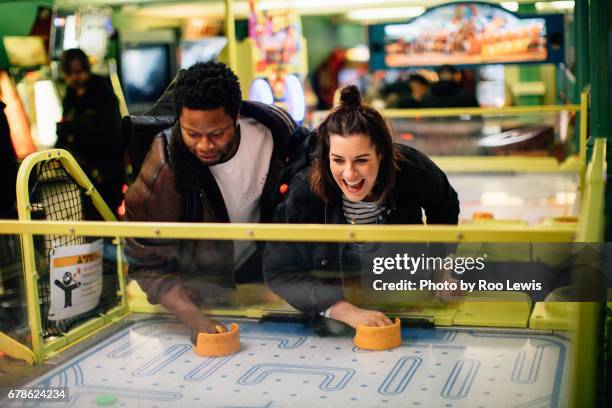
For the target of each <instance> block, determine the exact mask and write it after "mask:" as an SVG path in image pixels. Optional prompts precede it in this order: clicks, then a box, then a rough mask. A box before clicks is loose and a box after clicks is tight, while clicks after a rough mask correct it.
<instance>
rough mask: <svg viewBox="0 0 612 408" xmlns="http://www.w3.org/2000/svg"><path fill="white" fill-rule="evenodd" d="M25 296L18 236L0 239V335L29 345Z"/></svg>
mask: <svg viewBox="0 0 612 408" xmlns="http://www.w3.org/2000/svg"><path fill="white" fill-rule="evenodd" d="M25 293H26V291H25V286H24V283H23V264H22V257H21V247H20V243H19V236H17V235H0V331H2V332H3V333H6V334H7V335H9V336H10V337H12V338H14V339H15V340H17V341H19V342H20V343H23V344H27V345H29V344H30V343H29V335H30V328H29V325H28V314H27V307H26V300H25V299H26V294H25Z"/></svg>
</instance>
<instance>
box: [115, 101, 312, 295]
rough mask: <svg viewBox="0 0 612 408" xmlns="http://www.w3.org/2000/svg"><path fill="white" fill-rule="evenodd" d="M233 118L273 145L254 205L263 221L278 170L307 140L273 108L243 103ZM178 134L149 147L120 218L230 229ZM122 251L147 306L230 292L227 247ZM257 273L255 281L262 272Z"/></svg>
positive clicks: (209, 178)
mask: <svg viewBox="0 0 612 408" xmlns="http://www.w3.org/2000/svg"><path fill="white" fill-rule="evenodd" d="M240 115H241V116H244V117H250V118H253V119H255V120H256V121H258V122H259V123H261V124H262V125H264V126H266V127H267V128H268V129H270V131H271V134H272V138H273V140H274V148H273V152H272V157H271V160H270V168H269V171H268V176H267V179H266V182H265V185H264V189H263V192H262V196H261V198H260V222H270V221H271V219H272V215H273V212H274V209H275V208H276V206H277V205H278V203H279V202H280V200H281V199H282V196H281V195H280V193H279V187H280V184H281V183H283V182H285V181H286V180H287V177H286V176H285V169H287V168H288V166H289V165H290V164H291V163H292V160H293V157H294V156H295V153H296V151H297V150H298V147H299V146H300V145H301V142H302V139H303V138H304V137H305V134H306V133H305V132H304V130H303V129H302V128H298V127H297V126H296V124H295V122H294V121H293V120H292V119H291V117H290V116H289V115H288V114H287V113H286V112H285V111H283V110H281V109H280V108H278V107H276V106H268V105H265V104H262V103H258V102H247V101H244V102H243V103H242V106H241V110H240ZM179 132H180V130H179V129H178V125H176V126H175V127H174V128H172V129H167V130H166V131H165V132H162V133H161V134H159V135H158V136H157V137H155V139H154V140H153V143H152V145H151V148H150V150H149V153H148V155H147V157H146V159H145V161H144V163H143V165H142V168H141V170H140V172H139V174H138V178H137V179H136V181H135V182H134V184H132V185H131V186H130V188H129V189H128V191H127V193H126V196H125V205H126V219H127V220H128V221H150V222H177V221H178V222H229V221H230V220H229V217H228V214H227V209H226V205H225V202H224V200H223V196H222V194H221V191H220V189H219V186H218V185H217V183H216V181H215V179H214V177H213V175H212V173H211V172H210V170H209V169H208V167H207V166H204V165H202V164H200V162H199V161H198V159H197V158H195V157H193V155H192V154H191V153H190V152H189V151H188V150H186V149H185V148H184V146H183V147H181V146H182V145H181V143H180V141H181V140H182V139H181V137H180V133H179ZM127 244H128V245H127V248H126V253H127V254H128V256H129V257H130V267H129V273H130V276H131V277H132V278H135V279H136V280H137V281H138V283H139V284H140V286H141V287H142V289H143V290H144V291H145V292H146V293H147V295H148V298H149V301H150V302H151V303H157V302H158V301H159V297H160V296H161V295H162V294H163V293H165V292H166V291H168V290H169V289H170V288H171V287H172V286H174V285H176V284H181V285H183V286H195V285H200V286H202V287H205V286H208V287H210V285H216V286H219V287H232V286H233V285H234V283H235V277H234V276H233V273H234V272H235V270H234V267H233V245H232V242H231V241H212V240H197V241H194V240H154V239H127ZM259 268H260V270H259V274H260V276H261V265H259ZM236 278H239V277H236ZM205 289H206V288H205ZM200 292H201V293H202V292H203V291H200Z"/></svg>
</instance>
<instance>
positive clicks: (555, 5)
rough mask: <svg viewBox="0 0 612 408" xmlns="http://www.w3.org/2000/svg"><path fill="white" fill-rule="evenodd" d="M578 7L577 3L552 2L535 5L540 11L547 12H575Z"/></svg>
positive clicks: (539, 2) (540, 2)
mask: <svg viewBox="0 0 612 408" xmlns="http://www.w3.org/2000/svg"><path fill="white" fill-rule="evenodd" d="M575 5H576V2H575V1H571V0H570V1H566V0H564V1H551V2H543V1H538V2H536V4H535V7H536V9H537V10H538V11H545V10H573V9H574V7H575Z"/></svg>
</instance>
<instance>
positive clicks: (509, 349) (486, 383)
mask: <svg viewBox="0 0 612 408" xmlns="http://www.w3.org/2000/svg"><path fill="white" fill-rule="evenodd" d="M230 321H235V322H237V323H238V324H239V325H240V330H241V350H240V352H239V353H237V354H234V355H231V356H227V357H217V358H205V357H201V356H198V355H197V354H195V353H194V351H193V347H192V345H191V343H190V339H189V332H188V330H187V329H186V328H185V326H183V325H181V324H179V323H177V322H176V321H174V320H171V319H170V318H167V317H164V316H160V315H145V314H133V315H130V317H129V318H128V321H127V322H125V323H124V325H123V327H122V328H121V329H120V330H119V331H115V332H113V333H112V334H109V335H106V336H102V337H100V336H98V339H97V340H96V341H95V343H94V344H92V345H88V346H87V347H85V348H84V349H83V350H81V351H80V352H79V353H78V354H77V355H75V356H73V357H71V358H70V359H68V360H66V361H61V362H59V363H58V364H57V366H56V367H55V368H53V369H51V370H50V371H48V372H46V373H45V374H43V375H42V376H40V377H39V378H36V379H35V380H33V381H31V382H29V383H28V384H26V385H25V386H28V387H44V388H48V387H67V388H68V391H69V399H68V400H67V401H64V402H62V403H57V402H54V403H51V402H49V403H34V402H30V403H24V402H20V403H16V402H10V401H6V400H5V401H4V402H2V406H6V407H17V406H19V407H24V406H25V407H37V406H49V407H60V406H62V407H98V406H103V405H105V406H116V407H155V408H162V407H178V406H180V407H226V408H229V407H233V408H237V407H242V408H246V407H249V408H251V407H252V408H255V407H259V408H263V407H266V408H276V407H312V406H313V405H319V406H333V407H412V406H414V407H418V406H422V407H495V408H500V407H563V406H566V405H567V394H568V388H569V387H568V380H569V378H568V377H569V376H568V375H567V374H568V372H569V370H568V369H567V367H568V355H569V351H570V350H569V349H570V345H571V342H570V341H569V340H568V339H567V338H565V337H564V336H563V335H562V334H553V333H551V332H538V331H533V330H529V331H527V330H512V331H510V330H506V331H505V330H495V329H485V330H478V329H470V328H464V329H457V328H435V329H434V328H431V329H430V328H404V329H402V344H401V346H400V347H398V348H396V349H394V350H388V351H365V350H360V349H358V348H356V347H355V346H354V345H353V342H352V337H351V336H350V334H346V335H341V336H332V337H319V336H317V335H316V334H315V333H314V332H313V331H312V329H311V328H310V327H309V326H307V325H305V324H303V323H298V322H295V323H294V322H273V321H258V320H254V319H232V320H224V322H225V323H229V322H230Z"/></svg>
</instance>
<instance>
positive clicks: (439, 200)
mask: <svg viewBox="0 0 612 408" xmlns="http://www.w3.org/2000/svg"><path fill="white" fill-rule="evenodd" d="M317 137H318V140H317V150H316V158H315V160H314V162H313V163H312V166H311V167H310V168H308V169H304V170H303V171H301V172H300V173H298V174H296V176H295V177H294V178H293V180H292V182H291V184H290V186H289V190H288V192H287V196H286V197H285V200H284V201H283V203H281V205H279V207H278V208H277V210H276V219H275V220H276V222H286V223H310V224H311V223H320V224H346V223H351V224H422V223H423V212H424V213H425V216H426V219H427V224H457V221H458V215H459V201H458V199H457V194H456V192H455V190H454V189H453V188H452V187H451V185H450V184H449V182H448V179H447V178H446V175H445V174H444V173H443V172H442V170H440V169H439V168H438V167H437V166H436V165H435V164H434V163H433V162H432V161H431V160H430V159H429V158H427V157H426V156H425V155H424V154H422V153H420V152H419V151H417V150H415V149H413V148H410V147H408V146H402V145H395V144H394V143H393V138H392V136H391V133H390V131H389V129H388V127H387V125H386V123H385V121H384V119H383V117H382V115H381V114H380V113H379V112H377V111H376V110H375V109H372V108H370V107H368V106H366V105H363V104H362V103H361V95H360V94H359V90H358V89H357V87H356V86H349V87H346V88H344V89H343V90H342V91H341V96H340V106H339V107H337V108H336V109H335V110H333V111H332V112H331V113H330V114H329V116H328V117H327V118H326V119H325V120H324V121H323V123H321V125H320V127H319V129H318V135H317ZM361 250H362V245H360V244H346V245H338V244H316V243H300V244H292V243H271V244H269V245H268V247H267V249H266V254H265V258H264V275H265V278H266V282H267V283H268V285H269V286H270V288H271V289H272V290H273V291H274V292H276V293H277V294H278V295H280V296H281V297H283V298H284V299H285V300H286V301H287V302H288V303H289V304H291V305H292V306H294V307H295V308H297V309H298V310H301V311H302V312H304V313H306V314H307V315H310V316H311V317H316V316H318V315H322V316H325V317H329V318H332V319H335V320H339V321H341V322H344V323H346V324H348V325H349V326H352V327H354V328H356V327H357V326H358V325H366V326H385V325H389V324H391V323H392V322H391V320H390V319H389V318H388V317H387V316H385V315H384V314H383V313H380V312H377V311H371V310H365V309H361V308H359V307H356V306H354V305H352V304H350V303H349V302H347V301H345V300H344V296H343V291H342V275H343V273H345V272H346V271H347V270H355V269H356V270H359V267H360V265H359V259H360V252H361ZM335 271H341V272H342V273H334V272H335ZM330 272H331V273H330Z"/></svg>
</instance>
